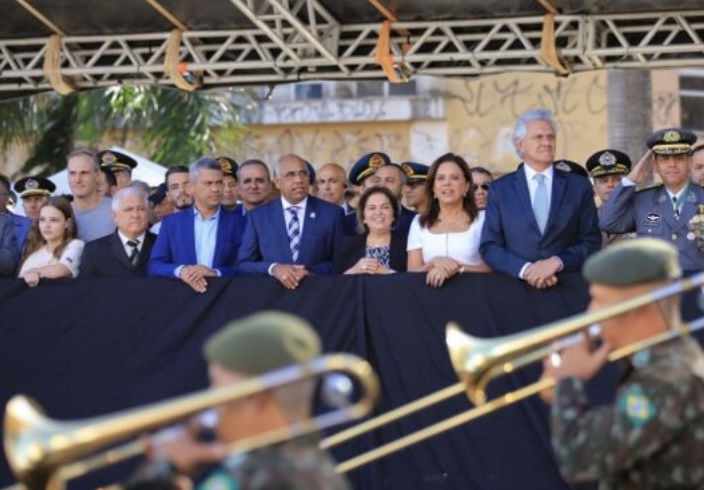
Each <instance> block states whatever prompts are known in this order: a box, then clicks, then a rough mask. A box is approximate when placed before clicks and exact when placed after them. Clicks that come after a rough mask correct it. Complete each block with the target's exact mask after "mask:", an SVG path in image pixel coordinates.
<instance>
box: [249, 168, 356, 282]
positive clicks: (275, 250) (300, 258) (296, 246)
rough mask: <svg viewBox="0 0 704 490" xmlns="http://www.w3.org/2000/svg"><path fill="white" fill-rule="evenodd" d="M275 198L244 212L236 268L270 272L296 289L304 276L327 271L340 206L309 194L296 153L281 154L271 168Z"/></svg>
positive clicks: (338, 233)
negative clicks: (276, 189) (245, 216)
mask: <svg viewBox="0 0 704 490" xmlns="http://www.w3.org/2000/svg"><path fill="white" fill-rule="evenodd" d="M274 174H275V177H276V180H275V181H276V186H277V187H278V188H279V190H280V191H281V198H280V199H275V200H273V201H270V202H268V203H267V204H264V205H262V206H260V207H258V208H256V209H254V210H252V211H250V212H249V213H247V227H246V229H245V233H244V237H243V238H242V246H241V247H240V251H239V254H238V270H239V271H240V272H241V273H243V274H247V275H261V276H264V275H267V274H268V275H270V276H274V277H275V278H276V279H278V281H279V282H280V283H281V284H282V285H283V286H284V287H286V288H288V289H296V288H297V287H298V285H299V284H300V282H301V281H302V280H303V278H305V277H306V276H307V275H308V274H310V273H314V274H330V273H331V272H332V259H333V252H334V251H335V250H336V249H339V244H340V240H341V237H342V235H343V226H344V223H343V219H344V212H343V210H342V208H341V207H340V206H337V205H335V204H331V203H329V202H326V201H323V200H322V199H318V198H317V197H313V196H309V195H308V189H309V187H310V180H309V171H308V168H307V165H306V161H305V160H303V159H302V158H301V157H299V156H297V155H285V156H283V157H281V158H280V159H279V161H278V163H277V165H276V168H275V172H274Z"/></svg>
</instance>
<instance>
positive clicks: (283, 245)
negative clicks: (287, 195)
mask: <svg viewBox="0 0 704 490" xmlns="http://www.w3.org/2000/svg"><path fill="white" fill-rule="evenodd" d="M285 212H288V211H284V206H283V204H282V202H281V199H280V198H279V199H277V200H276V201H274V203H273V205H272V206H271V208H269V220H268V221H269V227H270V228H269V229H270V233H267V234H266V235H265V236H271V237H272V238H273V239H274V243H275V246H277V247H278V248H279V253H281V256H282V257H288V258H289V260H291V262H293V256H292V255H291V247H290V246H289V244H290V240H289V238H288V230H287V229H286V220H285V219H284V213H285Z"/></svg>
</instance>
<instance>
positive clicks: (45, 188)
mask: <svg viewBox="0 0 704 490" xmlns="http://www.w3.org/2000/svg"><path fill="white" fill-rule="evenodd" d="M55 190H56V185H54V183H53V182H52V181H51V180H49V179H47V178H46V177H41V176H39V175H37V176H34V177H24V178H22V179H20V180H18V181H17V182H15V192H16V193H17V194H18V195H19V197H20V199H22V209H24V215H25V216H26V217H28V218H29V219H31V220H32V221H36V220H37V219H39V210H40V209H41V208H42V206H43V205H44V204H45V203H46V202H47V201H48V200H49V196H51V195H52V194H53V193H54V191H55Z"/></svg>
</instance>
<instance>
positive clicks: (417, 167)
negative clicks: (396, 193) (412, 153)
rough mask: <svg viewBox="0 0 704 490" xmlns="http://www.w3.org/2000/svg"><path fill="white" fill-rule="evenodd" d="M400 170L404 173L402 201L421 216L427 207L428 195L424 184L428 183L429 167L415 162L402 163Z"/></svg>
mask: <svg viewBox="0 0 704 490" xmlns="http://www.w3.org/2000/svg"><path fill="white" fill-rule="evenodd" d="M401 168H402V169H403V171H404V172H406V183H405V184H404V185H403V199H404V201H405V204H406V206H408V207H409V208H410V209H412V210H413V211H415V212H416V213H419V214H422V213H423V212H425V210H426V209H427V207H428V194H427V193H426V192H425V183H426V182H427V181H428V171H429V170H430V167H428V166H427V165H423V164H422V163H416V162H403V163H402V164H401Z"/></svg>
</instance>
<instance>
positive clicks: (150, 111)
mask: <svg viewBox="0 0 704 490" xmlns="http://www.w3.org/2000/svg"><path fill="white" fill-rule="evenodd" d="M238 95H239V97H233V93H232V92H231V91H229V90H220V91H212V92H182V91H179V90H175V89H170V88H164V87H159V86H132V85H125V86H119V87H112V88H109V89H105V90H95V91H90V92H80V93H78V94H73V95H69V96H60V95H58V94H54V93H50V94H40V95H36V96H33V97H26V98H22V99H17V100H13V101H8V102H5V103H3V104H2V105H0V147H2V148H3V149H6V148H7V146H8V145H9V144H10V143H12V142H21V143H24V144H27V145H28V146H29V148H30V157H29V158H28V159H27V161H26V162H25V164H24V165H23V168H22V172H23V173H37V172H41V173H53V172H55V171H57V170H60V169H63V168H64V167H65V165H66V155H67V154H68V153H70V152H71V150H73V149H74V148H75V147H76V146H96V145H97V144H98V143H100V142H101V141H103V142H105V141H109V142H110V143H109V144H108V145H107V146H112V145H118V146H128V147H129V145H127V143H128V141H135V140H138V141H139V146H140V147H142V148H144V149H146V153H147V157H148V158H150V159H152V160H155V161H157V162H160V163H163V164H164V165H167V166H169V165H176V164H188V163H190V162H191V161H193V160H195V159H197V158H199V157H201V156H204V155H217V154H227V153H228V149H229V148H232V147H233V146H234V143H236V142H237V141H238V139H239V138H241V137H242V134H243V130H244V127H243V126H242V125H241V124H240V122H239V121H240V114H241V112H242V108H243V107H242V105H240V103H239V102H238V103H235V102H233V101H234V100H240V101H241V100H247V97H246V96H245V97H242V92H239V93H238ZM245 95H246V94H245Z"/></svg>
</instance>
